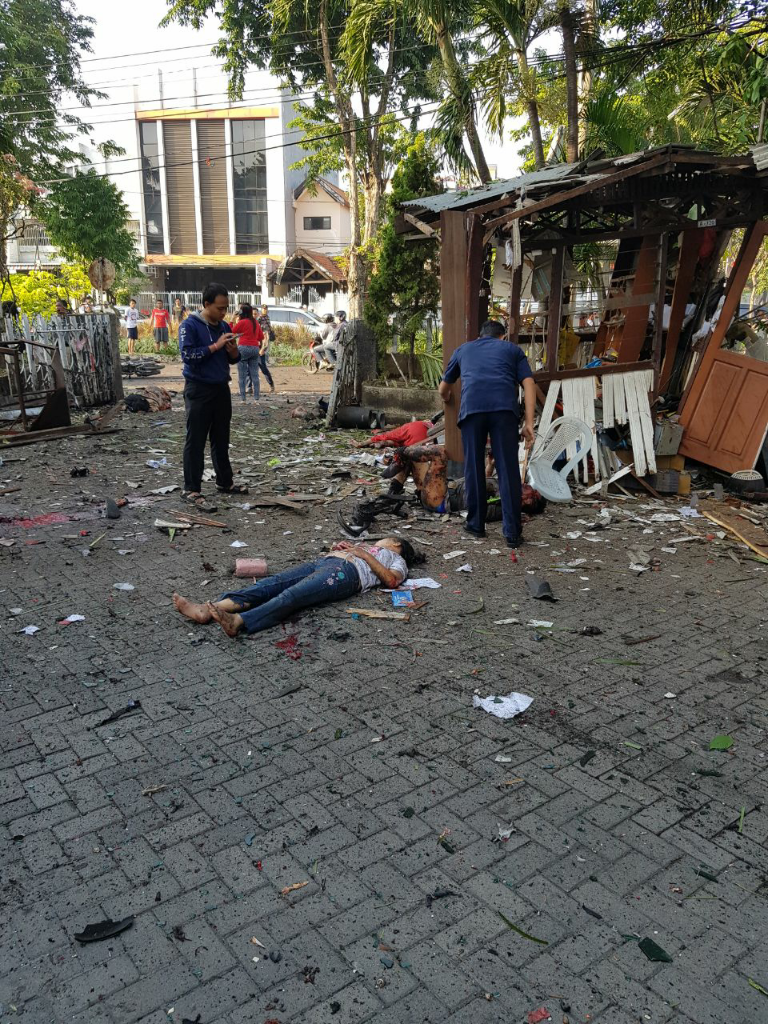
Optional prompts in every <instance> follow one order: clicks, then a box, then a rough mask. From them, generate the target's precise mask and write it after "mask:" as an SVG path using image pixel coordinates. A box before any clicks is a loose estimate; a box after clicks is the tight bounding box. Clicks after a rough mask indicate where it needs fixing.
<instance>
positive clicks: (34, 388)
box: [0, 313, 117, 408]
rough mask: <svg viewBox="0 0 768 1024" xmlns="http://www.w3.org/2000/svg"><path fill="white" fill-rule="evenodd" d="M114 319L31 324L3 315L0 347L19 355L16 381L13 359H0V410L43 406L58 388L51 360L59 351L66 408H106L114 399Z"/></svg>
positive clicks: (62, 319)
mask: <svg viewBox="0 0 768 1024" xmlns="http://www.w3.org/2000/svg"><path fill="white" fill-rule="evenodd" d="M113 330H115V328H113V324H112V318H111V317H110V316H108V315H107V314H104V313H91V314H88V315H74V316H65V317H58V316H54V317H51V318H50V319H49V320H46V319H45V318H44V317H42V316H36V317H33V318H32V319H31V320H30V319H29V318H28V317H27V316H26V315H22V316H21V317H19V318H18V319H15V318H12V317H5V319H4V321H3V322H2V335H1V336H0V344H2V345H3V346H10V347H13V348H16V349H17V350H18V352H19V378H20V379H19V380H17V378H16V373H15V368H14V359H13V357H12V356H10V355H7V354H4V355H0V407H5V408H9V407H14V406H17V405H18V404H19V384H20V385H21V392H22V395H23V399H24V403H25V404H26V405H27V406H29V405H30V404H35V400H36V399H40V402H38V403H37V404H44V402H45V398H46V397H47V395H48V394H50V393H51V392H52V391H53V390H54V388H55V386H56V373H55V369H54V365H53V360H54V357H55V355H56V353H58V355H59V356H60V357H61V365H62V368H63V371H64V380H65V383H66V388H67V394H68V396H69V401H70V405H72V406H74V407H75V408H87V407H90V406H97V405H105V404H106V403H108V402H113V401H114V400H115V399H116V398H117V394H116V388H115V379H116V375H115V362H114V352H113V340H112V339H113Z"/></svg>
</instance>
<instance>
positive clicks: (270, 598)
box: [219, 558, 360, 633]
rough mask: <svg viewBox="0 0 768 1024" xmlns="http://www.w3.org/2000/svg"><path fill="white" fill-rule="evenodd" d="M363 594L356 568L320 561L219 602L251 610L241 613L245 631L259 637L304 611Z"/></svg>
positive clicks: (340, 561) (234, 592) (338, 560)
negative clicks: (257, 634)
mask: <svg viewBox="0 0 768 1024" xmlns="http://www.w3.org/2000/svg"><path fill="white" fill-rule="evenodd" d="M359 590H360V577H359V576H358V573H357V569H356V568H355V567H354V565H351V564H350V563H349V562H345V561H344V560H343V559H341V558H319V559H317V561H315V562H306V563H305V564H304V565H297V566H296V568H294V569H286V570H285V571H284V572H281V573H278V574H277V575H276V576H270V577H268V578H267V579H265V580H259V581H258V583H254V585H253V586H252V587H246V588H245V589H244V590H229V591H227V593H226V594H222V595H221V597H220V598H219V600H220V601H224V600H226V599H229V600H230V601H234V602H235V604H236V605H237V606H238V607H239V608H242V609H247V610H244V611H241V612H240V616H241V618H242V620H243V626H244V628H245V631H246V633H259V632H261V630H262V629H269V627H270V626H275V625H277V623H278V622H283V621H284V620H285V619H287V618H290V616H291V615H293V614H294V612H298V611H301V609H302V608H311V607H312V606H313V605H317V604H327V603H328V602H329V601H345V600H346V599H347V598H349V597H352V596H353V594H357V593H358V591H359Z"/></svg>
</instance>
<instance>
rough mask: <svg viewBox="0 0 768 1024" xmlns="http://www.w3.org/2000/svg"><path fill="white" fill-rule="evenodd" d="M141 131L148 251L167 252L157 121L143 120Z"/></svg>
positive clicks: (140, 126)
mask: <svg viewBox="0 0 768 1024" xmlns="http://www.w3.org/2000/svg"><path fill="white" fill-rule="evenodd" d="M139 133H140V138H141V177H142V187H143V190H144V217H145V219H146V224H147V252H165V238H164V236H163V200H162V195H161V192H160V147H159V146H158V141H157V124H156V122H154V121H142V122H141V123H140V125H139Z"/></svg>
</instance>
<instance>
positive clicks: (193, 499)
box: [181, 491, 216, 512]
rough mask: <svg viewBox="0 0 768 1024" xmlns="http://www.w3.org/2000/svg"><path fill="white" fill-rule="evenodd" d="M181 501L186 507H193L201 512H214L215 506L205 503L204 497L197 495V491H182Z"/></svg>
mask: <svg viewBox="0 0 768 1024" xmlns="http://www.w3.org/2000/svg"><path fill="white" fill-rule="evenodd" d="M181 500H182V501H185V502H186V503H187V504H188V505H194V506H195V508H196V509H199V510H200V511H201V512H215V511H216V506H215V505H211V504H210V503H209V502H207V501H206V500H205V497H204V496H203V495H202V494H198V493H197V491H182V492H181Z"/></svg>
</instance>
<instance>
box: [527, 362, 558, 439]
mask: <svg viewBox="0 0 768 1024" xmlns="http://www.w3.org/2000/svg"><path fill="white" fill-rule="evenodd" d="M559 394H560V381H559V380H553V381H550V383H549V391H548V392H547V397H546V399H545V401H544V408H543V409H542V412H541V419H540V420H539V432H538V434H537V435H536V441H535V443H534V446H533V452H532V453H531V458H536V456H537V455H538V453H539V452H540V451H541V447H542V444H543V441H544V437H545V435H546V433H547V431H548V430H549V428H550V426H551V425H552V417H553V416H554V413H555V405H556V404H557V396H558V395H559Z"/></svg>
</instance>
